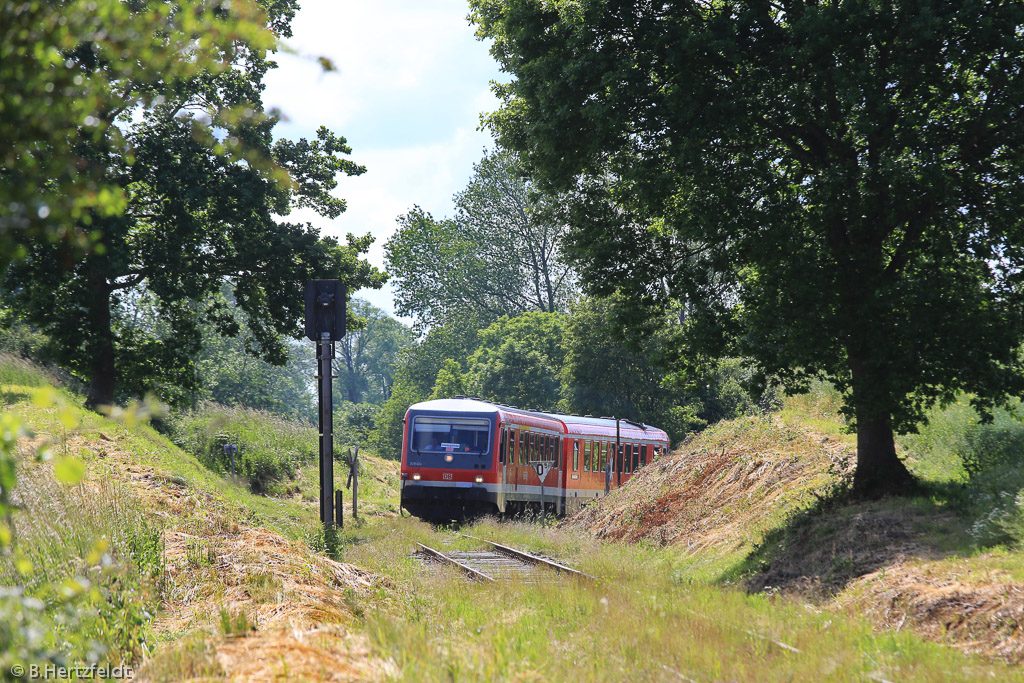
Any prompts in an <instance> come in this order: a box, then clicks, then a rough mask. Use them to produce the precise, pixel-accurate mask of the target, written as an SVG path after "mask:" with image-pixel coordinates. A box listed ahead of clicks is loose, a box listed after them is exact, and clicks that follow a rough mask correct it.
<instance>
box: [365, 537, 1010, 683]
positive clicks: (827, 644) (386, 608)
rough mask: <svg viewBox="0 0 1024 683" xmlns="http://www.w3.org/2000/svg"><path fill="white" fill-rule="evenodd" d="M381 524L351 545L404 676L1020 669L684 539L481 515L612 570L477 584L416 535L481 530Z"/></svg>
mask: <svg viewBox="0 0 1024 683" xmlns="http://www.w3.org/2000/svg"><path fill="white" fill-rule="evenodd" d="M377 524H378V528H377V529H375V530H374V531H373V532H372V533H366V534H365V535H364V537H363V539H362V540H361V542H358V543H353V544H352V545H351V546H350V547H349V548H348V550H347V551H346V554H345V558H346V560H348V561H352V562H356V563H358V564H360V565H362V566H366V567H369V568H372V569H374V570H376V571H379V572H382V573H385V574H387V575H388V576H389V578H390V579H391V580H392V581H393V582H394V587H393V589H391V590H383V589H382V590H381V591H379V592H378V593H377V594H375V595H372V596H370V597H368V598H367V599H366V600H365V604H364V612H365V615H366V616H365V617H364V620H365V628H366V629H367V631H368V633H369V634H370V636H371V639H372V642H373V644H374V647H375V648H376V649H377V650H378V653H379V654H380V655H381V656H382V657H386V658H390V659H391V660H393V661H394V662H395V663H396V664H397V666H398V670H399V673H398V675H397V678H399V679H400V680H416V681H419V680H424V681H441V680H523V679H527V680H672V679H677V678H679V677H680V676H682V677H688V678H690V679H692V680H701V681H706V680H742V681H773V680H819V679H827V680H865V679H866V678H867V677H869V676H876V677H881V678H885V679H889V680H923V681H945V680H949V675H950V672H954V671H955V672H959V674H960V675H961V676H963V677H964V678H983V677H986V676H988V675H995V676H997V677H1000V678H1001V679H1003V680H1016V679H1021V675H1020V672H1019V671H1015V670H1012V669H1009V668H1006V667H1003V666H1001V665H988V664H982V663H979V662H977V661H976V660H971V659H970V658H967V657H964V656H962V655H959V654H958V653H956V652H954V651H952V650H949V649H947V648H944V647H941V646H939V645H936V644H931V643H926V642H923V641H921V640H920V639H919V638H917V637H916V636H914V635H912V634H909V633H885V634H875V633H874V632H873V630H872V627H871V625H870V624H868V623H867V622H864V621H860V620H857V619H850V618H841V617H837V615H835V614H834V613H827V612H823V611H818V610H814V609H808V608H806V607H805V606H803V605H801V604H799V603H796V602H792V601H788V600H784V599H777V598H772V597H770V596H765V595H748V594H746V593H744V592H742V591H739V590H736V589H730V588H723V587H717V586H713V585H708V584H705V583H702V582H697V581H688V580H685V579H683V578H682V576H681V574H680V571H679V569H680V561H679V553H678V551H676V550H673V549H665V548H658V549H655V548H637V547H635V546H626V545H622V544H601V543H598V542H596V541H593V540H591V539H585V538H584V537H581V536H580V535H579V534H576V533H572V532H568V531H566V530H560V529H554V528H545V529H543V530H541V531H540V532H539V533H538V532H537V530H536V528H532V527H531V526H530V525H526V524H496V523H493V522H483V523H480V524H477V525H474V526H473V527H471V528H469V529H468V533H470V534H472V535H476V536H481V537H485V538H491V539H493V540H497V541H499V542H504V543H508V544H510V545H515V546H517V547H522V548H527V549H530V550H532V551H533V552H539V553H544V554H547V555H550V556H553V557H556V558H557V559H560V560H562V561H565V562H568V563H570V564H574V565H575V566H577V567H579V568H581V569H583V570H584V571H587V572H589V573H593V574H597V575H599V576H600V577H601V580H600V581H599V582H596V583H589V582H582V583H577V582H572V581H561V580H557V581H553V582H540V583H514V582H513V583H499V584H497V585H478V584H474V583H471V582H468V581H466V579H465V578H464V577H462V576H461V575H459V574H457V573H455V572H452V571H448V570H444V569H438V568H432V567H426V568H425V567H424V566H423V565H422V564H421V563H420V561H419V560H417V559H415V558H414V557H412V552H413V550H414V548H415V546H414V544H413V542H414V540H417V539H418V540H421V541H423V542H427V543H428V544H429V545H432V546H434V547H440V548H452V549H455V548H466V547H468V546H470V545H472V542H471V541H467V540H466V539H461V538H458V537H457V536H455V534H454V533H453V532H452V531H448V530H442V531H434V530H433V529H431V528H429V527H427V526H426V525H423V524H421V523H419V522H415V521H412V520H408V519H402V520H394V519H389V520H383V519H382V520H379V521H378V522H377Z"/></svg>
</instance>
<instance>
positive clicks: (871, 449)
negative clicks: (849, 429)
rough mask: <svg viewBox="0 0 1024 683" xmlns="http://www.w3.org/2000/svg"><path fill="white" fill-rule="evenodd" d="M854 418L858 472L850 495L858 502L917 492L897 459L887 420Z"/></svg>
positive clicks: (904, 467)
mask: <svg viewBox="0 0 1024 683" xmlns="http://www.w3.org/2000/svg"><path fill="white" fill-rule="evenodd" d="M862 412H863V411H861V410H858V411H857V413H858V418H857V471H856V472H855V473H854V475H853V494H854V496H856V497H858V498H869V499H874V498H881V497H882V496H888V495H905V494H908V493H912V492H913V491H915V490H916V488H917V483H916V481H915V480H914V477H913V476H912V475H911V474H910V471H909V470H908V469H907V467H906V465H904V464H903V461H902V460H900V459H899V458H898V457H897V456H896V441H895V438H894V436H893V431H892V424H891V422H890V421H889V419H888V418H887V417H886V418H877V417H874V418H872V417H866V416H865V417H860V415H861V414H862Z"/></svg>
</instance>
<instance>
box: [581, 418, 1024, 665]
mask: <svg viewBox="0 0 1024 683" xmlns="http://www.w3.org/2000/svg"><path fill="white" fill-rule="evenodd" d="M810 412H811V413H813V412H816V411H810ZM826 412H827V411H826ZM832 415H833V416H835V413H832ZM818 417H820V416H818ZM810 418H811V416H810V415H809V411H808V410H807V405H806V404H804V405H802V406H799V409H796V410H794V409H788V410H784V411H783V412H782V413H781V414H775V415H772V416H764V417H748V418H741V419H737V420H732V421H729V422H724V423H721V424H719V425H715V426H713V427H712V428H710V429H708V430H706V431H704V432H702V433H700V434H698V435H695V436H692V437H690V438H689V439H687V440H686V441H685V442H684V443H683V444H682V445H681V446H680V447H679V448H677V449H676V450H675V451H674V452H672V453H671V454H670V455H668V456H666V457H664V458H662V459H661V460H659V461H657V462H655V463H653V464H651V465H650V466H648V467H646V468H645V469H643V470H642V471H641V473H640V474H639V475H637V476H635V477H634V478H633V479H632V480H631V481H630V482H629V483H628V484H627V485H626V486H625V487H623V488H622V489H621V490H619V491H617V492H614V493H613V494H612V495H611V496H609V497H608V498H607V499H605V500H602V501H600V502H597V503H595V504H593V505H591V506H589V507H587V508H585V509H583V510H582V511H580V512H579V513H578V514H576V515H575V516H573V517H570V518H568V519H566V520H565V521H564V522H563V526H564V527H567V528H569V529H571V530H574V531H580V532H585V533H588V534H591V535H593V536H595V537H597V538H601V539H608V540H617V541H625V542H631V543H639V544H647V545H656V546H668V547H670V548H673V549H678V551H679V553H680V556H681V558H680V563H681V566H683V567H684V569H683V570H682V574H681V576H684V577H685V576H689V577H691V578H693V579H700V580H710V581H711V582H713V583H720V584H733V585H739V586H741V587H742V588H743V589H745V590H746V591H748V592H752V593H765V594H769V595H773V594H781V595H785V596H789V597H792V598H796V599H798V600H800V601H803V602H806V603H808V604H810V605H813V606H814V609H821V610H826V611H835V612H845V613H848V614H859V615H866V616H868V617H869V618H870V620H871V621H872V623H873V624H874V625H875V627H876V628H877V629H878V630H880V631H884V630H887V629H892V630H913V631H915V632H917V633H918V634H920V635H922V636H924V637H925V638H928V639H930V640H933V641H936V642H940V643H944V644H948V645H953V646H955V647H956V648H958V649H960V650H962V651H964V652H968V653H973V654H981V655H984V656H987V657H992V658H997V659H1001V660H1004V661H1007V662H1011V663H1016V664H1019V663H1020V662H1021V661H1022V660H1024V627H1022V624H1024V570H1022V567H1024V552H1022V551H1021V545H1020V540H1019V539H1017V538H1015V537H1014V535H1013V534H1012V533H1011V531H1007V532H1005V533H1003V534H993V533H991V527H992V518H993V517H995V516H1000V515H1001V517H1000V519H1002V520H1003V524H1002V526H1003V527H1004V528H1005V527H1006V526H1007V524H1006V521H1005V518H1006V517H1007V512H1006V507H1005V500H1006V499H1007V498H1009V499H1011V500H1012V498H1013V491H1012V490H1010V491H1008V492H1005V493H1003V494H1002V495H994V496H993V495H991V494H989V495H988V496H987V497H986V495H985V493H984V492H983V491H981V490H980V485H976V484H974V483H972V482H971V481H970V480H969V479H968V478H967V477H963V476H962V477H960V480H959V481H958V480H955V479H954V480H953V481H950V480H949V478H946V479H945V480H943V479H941V478H936V477H929V476H927V475H928V474H929V473H933V472H936V471H940V472H941V471H949V470H950V469H951V468H950V466H949V465H948V463H947V464H942V463H938V464H937V463H935V462H926V460H927V458H928V457H931V456H932V455H933V453H931V452H924V451H923V450H922V449H919V448H915V446H917V444H919V443H921V440H920V439H918V440H915V441H913V442H910V444H909V446H908V445H907V444H906V443H905V444H904V447H903V452H904V455H905V457H907V460H908V462H909V464H910V465H911V467H912V468H913V469H915V470H916V471H918V472H919V473H925V476H924V477H923V479H924V487H923V490H922V491H921V492H920V494H919V495H916V496H911V497H907V498H898V499H888V500H882V501H869V502H857V501H851V500H849V499H848V498H847V497H846V496H845V494H844V491H845V485H846V484H847V483H848V481H849V477H850V474H851V472H852V467H853V461H854V459H855V457H856V446H855V441H854V439H853V438H852V437H851V436H849V435H846V434H843V433H842V431H841V429H840V428H839V427H838V425H839V422H838V419H837V418H835V417H833V419H832V421H831V422H830V423H829V422H828V421H822V420H820V419H810ZM940 422H941V420H940ZM946 423H947V424H945V426H946V427H948V420H947V421H946ZM1011 483H1012V482H1011ZM990 499H992V500H990ZM1000 499H1001V500H1003V501H1004V505H1003V507H1001V508H1000V507H999V506H998V504H999V503H998V501H999V500H1000ZM986 502H987V504H986Z"/></svg>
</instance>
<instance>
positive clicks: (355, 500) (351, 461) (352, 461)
mask: <svg viewBox="0 0 1024 683" xmlns="http://www.w3.org/2000/svg"><path fill="white" fill-rule="evenodd" d="M347 460H348V481H347V482H345V488H351V489H352V519H358V517H359V446H356V449H355V453H353V452H352V449H351V448H350V449H348V457H347Z"/></svg>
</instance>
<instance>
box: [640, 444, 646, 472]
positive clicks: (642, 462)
mask: <svg viewBox="0 0 1024 683" xmlns="http://www.w3.org/2000/svg"><path fill="white" fill-rule="evenodd" d="M646 464H647V444H644V445H643V446H641V447H640V467H643V466H644V465H646Z"/></svg>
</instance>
